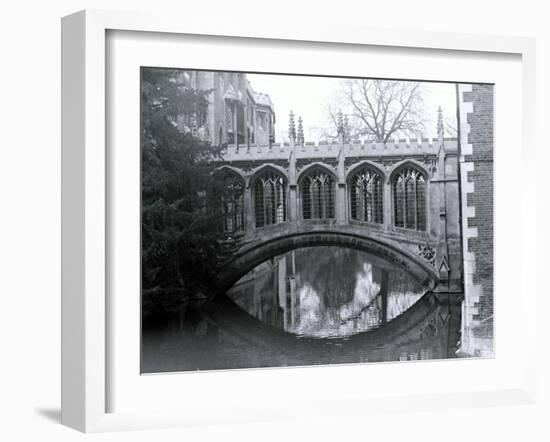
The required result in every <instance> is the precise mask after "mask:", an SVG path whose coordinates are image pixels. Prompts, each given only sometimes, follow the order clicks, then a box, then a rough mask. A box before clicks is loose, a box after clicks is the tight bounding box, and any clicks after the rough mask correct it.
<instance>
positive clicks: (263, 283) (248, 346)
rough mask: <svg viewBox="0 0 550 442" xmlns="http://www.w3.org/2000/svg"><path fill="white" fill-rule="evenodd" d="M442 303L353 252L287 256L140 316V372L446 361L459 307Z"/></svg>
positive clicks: (395, 271)
mask: <svg viewBox="0 0 550 442" xmlns="http://www.w3.org/2000/svg"><path fill="white" fill-rule="evenodd" d="M445 296H447V297H445ZM445 296H444V297H441V296H436V295H435V294H433V293H431V292H429V291H428V290H427V288H425V287H422V286H421V285H420V284H419V283H418V282H417V281H415V280H414V279H413V278H412V276H410V275H409V274H407V273H406V272H404V271H403V270H402V269H400V268H397V267H394V266H393V265H392V264H390V263H388V262H385V261H383V260H381V259H379V258H377V257H375V256H371V255H368V254H366V253H364V252H361V251H357V250H352V249H347V248H341V247H310V248H303V249H298V250H294V251H292V252H288V253H286V254H284V255H280V256H276V257H273V258H271V259H270V260H268V261H266V262H264V263H262V264H260V265H258V266H257V267H256V268H254V269H253V270H251V271H250V272H249V273H247V274H246V275H244V276H243V277H242V278H241V279H240V280H239V281H238V282H237V283H236V284H235V285H234V286H233V287H232V288H231V289H230V290H229V291H228V292H227V293H226V294H225V295H220V296H218V297H216V298H214V299H213V300H208V301H207V300H200V301H193V302H187V303H185V304H184V305H183V306H182V308H181V310H180V311H179V312H178V314H177V315H175V316H174V317H171V318H169V320H166V321H164V322H162V323H161V324H159V323H156V324H153V323H150V322H149V321H147V320H146V318H144V321H143V339H142V360H141V362H142V372H143V373H152V372H169V371H187V370H212V369H231V368H254V367H276V366H295V365H317V364H334V363H358V362H375V361H403V360H415V359H442V358H450V357H454V356H455V351H456V349H457V346H458V341H459V339H460V335H459V330H460V305H459V304H458V303H457V302H456V301H455V300H453V299H451V298H450V297H448V295H445Z"/></svg>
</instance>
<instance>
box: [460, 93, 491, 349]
mask: <svg viewBox="0 0 550 442" xmlns="http://www.w3.org/2000/svg"><path fill="white" fill-rule="evenodd" d="M458 91H459V94H458V95H459V96H458V99H459V119H460V148H461V159H460V164H461V189H462V220H463V226H462V230H463V253H464V264H465V266H464V267H465V275H464V286H465V287H464V289H465V301H464V309H463V331H462V335H463V336H462V341H463V351H464V353H466V354H469V355H492V354H493V342H492V339H493V202H494V199H493V147H494V146H493V86H492V85H475V84H474V85H460V86H459V87H458Z"/></svg>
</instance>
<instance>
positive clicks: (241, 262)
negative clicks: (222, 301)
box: [218, 229, 439, 293]
mask: <svg viewBox="0 0 550 442" xmlns="http://www.w3.org/2000/svg"><path fill="white" fill-rule="evenodd" d="M283 232H284V231H283ZM315 246H339V247H346V248H351V249H355V250H360V251H363V252H366V253H368V254H370V255H372V256H373V257H376V258H378V259H381V260H384V261H386V262H389V263H391V264H392V265H394V266H396V267H398V268H401V269H403V270H405V271H407V272H408V273H409V274H410V275H411V276H412V277H414V278H415V279H416V280H417V281H418V282H419V283H420V284H421V285H422V286H423V287H425V288H426V289H427V290H431V289H433V288H434V287H435V286H436V285H437V284H438V282H439V278H438V275H437V273H436V271H435V269H434V268H433V267H431V266H430V265H429V264H428V263H426V262H425V261H424V260H422V258H420V257H419V256H417V255H414V254H413V253H410V252H408V251H406V250H403V249H400V248H398V247H397V246H396V245H394V244H392V243H390V242H389V241H387V240H385V239H381V238H378V237H374V236H371V235H369V234H367V233H365V234H357V233H353V232H348V231H345V230H341V231H339V230H334V229H332V230H331V229H326V230H315V231H302V232H293V233H281V234H279V235H278V234H275V235H273V236H272V237H271V238H262V239H261V240H259V241H256V242H254V243H253V244H250V245H247V246H245V247H243V248H242V249H241V250H240V251H239V252H237V253H236V254H235V255H233V257H232V258H230V260H229V261H228V262H227V263H226V265H225V266H224V268H223V269H222V271H221V272H220V275H219V278H218V287H219V290H220V292H221V293H225V291H227V290H228V289H229V288H231V286H233V284H235V283H236V282H237V281H238V280H239V279H240V278H241V277H242V276H244V275H245V274H247V273H248V272H249V271H250V270H252V269H253V268H254V267H256V266H257V265H259V264H261V263H262V262H264V261H266V260H268V259H270V258H272V257H274V256H278V255H281V254H283V253H286V252H289V251H292V250H295V249H299V248H304V247H315Z"/></svg>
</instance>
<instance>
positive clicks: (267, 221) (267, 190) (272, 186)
mask: <svg viewBox="0 0 550 442" xmlns="http://www.w3.org/2000/svg"><path fill="white" fill-rule="evenodd" d="M286 185H287V183H286V180H285V178H284V177H283V176H282V175H281V174H279V173H277V172H275V171H273V170H267V171H264V172H263V173H262V174H260V175H259V176H258V177H257V178H256V179H255V180H254V187H253V191H254V215H255V221H256V227H264V226H268V225H271V224H280V223H283V222H285V221H286V219H287V214H286V210H287V209H286Z"/></svg>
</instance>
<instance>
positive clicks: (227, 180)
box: [222, 172, 244, 232]
mask: <svg viewBox="0 0 550 442" xmlns="http://www.w3.org/2000/svg"><path fill="white" fill-rule="evenodd" d="M222 180H223V181H222V183H223V186H222V211H223V229H224V231H226V232H237V231H239V230H243V228H244V211H243V195H244V181H243V180H242V178H241V177H239V176H238V175H237V174H235V173H231V172H229V173H226V174H225V175H224V176H223V179H222Z"/></svg>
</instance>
